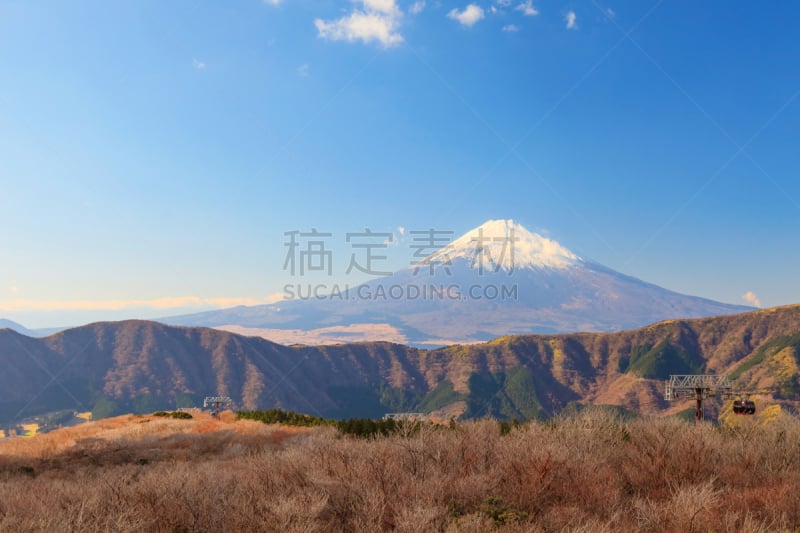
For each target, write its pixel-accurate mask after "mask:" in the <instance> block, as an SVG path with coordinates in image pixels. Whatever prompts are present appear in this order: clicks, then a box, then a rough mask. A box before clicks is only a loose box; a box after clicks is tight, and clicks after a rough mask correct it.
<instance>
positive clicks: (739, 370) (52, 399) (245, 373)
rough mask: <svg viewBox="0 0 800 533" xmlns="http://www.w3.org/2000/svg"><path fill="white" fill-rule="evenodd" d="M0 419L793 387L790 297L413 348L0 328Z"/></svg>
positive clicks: (182, 332) (508, 402)
mask: <svg viewBox="0 0 800 533" xmlns="http://www.w3.org/2000/svg"><path fill="white" fill-rule="evenodd" d="M0 361H2V364H3V369H4V371H3V372H2V373H0V386H2V388H3V391H4V395H3V397H2V398H1V399H0V421H6V422H8V421H9V420H17V419H19V418H22V417H25V416H31V415H34V414H37V413H43V412H49V411H54V410H59V409H74V410H81V411H82V410H93V411H94V412H95V414H96V415H97V416H106V415H111V414H114V413H117V412H126V411H134V412H149V411H154V410H158V409H166V408H175V407H180V406H191V405H198V404H199V402H201V401H202V398H203V397H204V396H206V395H216V394H222V395H229V396H231V397H232V398H233V399H234V401H235V402H236V404H237V406H238V407H239V408H245V409H256V408H260V409H265V408H272V407H282V408H286V409H292V410H297V411H302V412H307V413H310V414H316V415H323V416H326V417H353V416H380V415H382V414H384V413H386V412H392V411H424V412H433V413H435V414H437V416H440V417H447V416H462V417H464V418H474V417H482V416H487V415H492V416H496V417H501V418H509V419H510V418H520V419H521V418H532V417H542V416H548V415H550V414H552V413H555V412H558V411H559V410H561V409H563V408H565V407H566V406H568V405H570V404H573V403H580V404H589V403H591V404H611V405H619V406H622V407H625V408H628V409H633V410H640V411H642V412H647V413H672V412H677V411H679V410H681V409H685V408H686V407H687V406H686V405H683V404H674V405H673V404H667V403H665V402H664V400H663V380H664V379H666V377H667V376H668V375H669V374H671V373H696V372H710V373H717V374H722V373H727V374H731V375H732V376H734V377H736V378H738V379H739V380H740V382H741V383H742V384H745V385H748V386H752V387H758V388H763V387H767V386H769V387H774V390H775V393H774V395H773V399H774V401H776V402H778V403H780V404H782V405H784V406H786V407H787V408H789V409H794V408H795V406H796V402H795V400H796V399H797V395H798V394H800V379H799V376H800V370H799V369H800V305H795V306H787V307H781V308H774V309H766V310H761V311H755V312H750V313H743V314H739V315H728V316H720V317H713V318H703V319H694V320H672V321H665V322H660V323H657V324H653V325H650V326H647V327H644V328H640V329H636V330H631V331H624V332H618V333H577V334H562V335H516V336H506V337H501V338H498V339H495V340H493V341H491V342H488V343H482V344H475V345H468V346H450V347H446V348H441V349H437V350H420V349H417V348H413V347H408V346H403V345H399V344H391V343H385V342H370V343H357V344H345V345H330V346H282V345H279V344H275V343H272V342H269V341H267V340H264V339H261V338H257V337H244V336H240V335H235V334H232V333H229V332H225V331H219V330H215V329H209V328H187V327H171V326H166V325H163V324H159V323H154V322H141V321H127V322H116V323H97V324H90V325H87V326H83V327H80V328H75V329H71V330H67V331H64V332H62V333H58V334H55V335H52V336H50V337H48V338H45V339H33V338H30V337H26V336H23V335H20V334H18V333H16V332H14V331H10V330H7V329H6V330H2V331H0Z"/></svg>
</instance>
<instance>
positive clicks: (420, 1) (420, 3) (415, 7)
mask: <svg viewBox="0 0 800 533" xmlns="http://www.w3.org/2000/svg"><path fill="white" fill-rule="evenodd" d="M424 10H425V0H417V1H416V2H414V3H413V4H411V7H409V8H408V12H409V13H411V14H412V15H419V14H420V13H422V12H423V11H424Z"/></svg>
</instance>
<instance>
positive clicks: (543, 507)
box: [0, 410, 800, 532]
mask: <svg viewBox="0 0 800 533" xmlns="http://www.w3.org/2000/svg"><path fill="white" fill-rule="evenodd" d="M798 494H800V422H798V421H797V420H796V419H793V418H791V417H789V416H785V415H784V416H782V417H780V418H778V419H777V420H774V421H773V422H772V423H770V424H769V425H768V426H764V425H763V424H762V423H761V422H759V420H757V419H753V420H744V421H743V423H740V424H738V427H737V428H735V429H730V428H728V429H726V428H720V427H715V426H712V425H710V424H705V425H701V426H694V425H690V424H686V423H684V422H681V421H678V420H677V419H674V418H661V419H639V420H633V421H627V422H625V421H622V420H620V419H618V418H616V417H615V416H614V415H612V414H609V413H607V412H603V411H599V410H589V411H585V412H583V413H580V414H577V415H573V416H571V417H569V418H563V419H560V420H557V421H555V422H552V423H533V424H527V425H525V426H522V427H520V428H518V429H512V430H511V431H510V432H509V433H508V434H506V435H501V434H500V431H499V429H498V425H497V423H495V422H492V421H478V422H470V423H466V424H463V425H460V426H458V427H456V428H446V427H436V426H423V427H422V428H418V430H416V431H411V430H408V431H406V432H403V431H401V432H400V433H398V434H395V435H392V436H390V437H377V438H371V439H358V438H354V437H346V436H342V435H340V434H339V433H337V431H336V430H335V429H334V428H330V427H319V428H313V429H300V428H287V427H281V426H274V425H273V426H268V425H264V424H261V423H260V422H254V421H244V420H240V421H237V420H235V416H234V415H233V414H232V413H225V414H224V415H223V416H222V418H221V420H215V419H213V418H211V417H209V416H208V415H205V414H197V415H196V416H195V418H194V419H192V420H172V419H165V418H157V417H152V416H123V417H118V418H114V419H108V420H100V421H97V422H89V423H86V424H83V425H80V426H76V427H72V428H65V429H63V430H58V431H54V432H52V433H48V434H41V435H37V436H35V437H33V438H28V439H22V438H17V439H10V440H5V441H2V442H0V530H2V531H48V532H50V531H120V532H126V531H164V532H176V531H187V532H189V531H191V532H195V531H198V532H199V531H209V532H210V531H289V532H301V531H302V532H312V531H320V532H327V531H356V532H360V531H364V532H367V531H369V532H373V531H401V532H431V531H433V532H435V531H446V532H456V531H464V532H483V531H492V530H502V531H586V532H602V531H676V532H677V531H682V532H683V531H697V532H707V531H718V532H722V531H764V532H767V531H770V532H772V531H796V530H797V529H798V527H800V497H798Z"/></svg>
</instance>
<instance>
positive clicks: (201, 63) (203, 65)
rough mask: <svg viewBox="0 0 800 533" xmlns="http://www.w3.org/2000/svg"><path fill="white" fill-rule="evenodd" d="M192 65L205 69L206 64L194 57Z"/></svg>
mask: <svg viewBox="0 0 800 533" xmlns="http://www.w3.org/2000/svg"><path fill="white" fill-rule="evenodd" d="M192 66H193V67H194V68H196V69H197V70H205V68H206V64H205V63H203V62H202V61H199V60H197V59H192Z"/></svg>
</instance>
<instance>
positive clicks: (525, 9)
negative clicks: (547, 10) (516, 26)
mask: <svg viewBox="0 0 800 533" xmlns="http://www.w3.org/2000/svg"><path fill="white" fill-rule="evenodd" d="M514 9H516V10H517V11H522V14H523V15H526V16H528V17H533V16H535V15H538V14H539V12H538V11H537V10H536V8H535V7H533V0H525V2H522V3H521V4H520V5H518V6H517V7H515V8H514Z"/></svg>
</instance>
